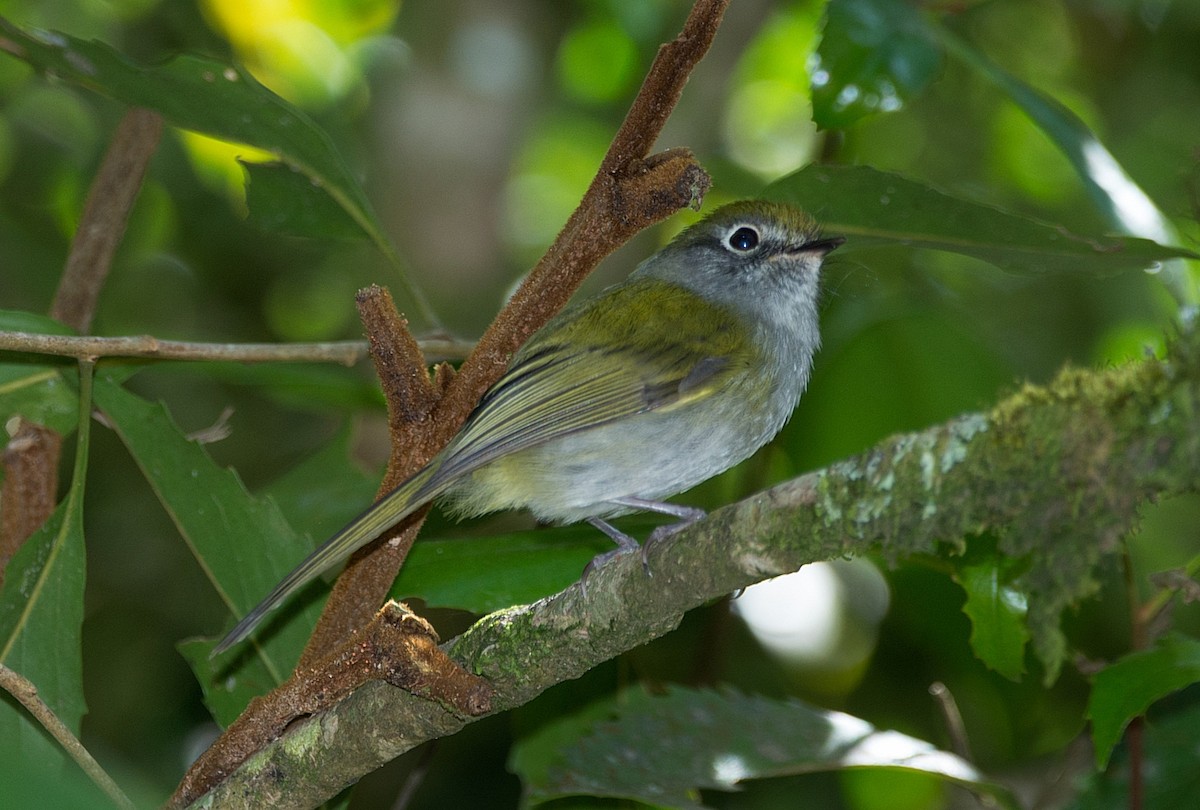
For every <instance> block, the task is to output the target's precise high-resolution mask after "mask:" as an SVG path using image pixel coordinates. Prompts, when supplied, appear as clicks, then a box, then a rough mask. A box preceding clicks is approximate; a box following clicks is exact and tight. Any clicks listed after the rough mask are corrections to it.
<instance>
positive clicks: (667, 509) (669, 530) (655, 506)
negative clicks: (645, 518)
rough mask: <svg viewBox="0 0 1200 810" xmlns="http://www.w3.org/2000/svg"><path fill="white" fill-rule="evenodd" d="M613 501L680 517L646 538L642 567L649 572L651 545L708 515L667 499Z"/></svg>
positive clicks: (698, 509)
mask: <svg viewBox="0 0 1200 810" xmlns="http://www.w3.org/2000/svg"><path fill="white" fill-rule="evenodd" d="M611 502H612V503H615V504H619V505H621V506H628V507H631V508H633V509H639V510H641V511H643V512H657V513H659V514H660V515H670V516H672V517H677V518H679V520H678V521H677V522H675V523H668V524H667V525H665V526H659V527H658V528H656V529H655V530H654V531H652V532H650V536H649V537H648V538H646V542H645V544H644V545H643V546H642V568H644V569H645V571H646V573H647V574H649V573H650V557H649V554H650V549H651V547H653V546H654V545H655V544H657V543H660V542H662V541H663V540H665V539H667V538H668V537H670V536H671V535H673V534H675V533H676V532H678V531H680V530H682V529H686V528H687V527H688V526H691V525H692V524H693V523H695V522H696V521H697V520H700V519H701V518H704V517H707V516H708V513H707V512H705V511H704V510H703V509H700V508H699V507H695V506H683V505H681V504H677V503H667V502H666V501H649V500H646V499H644V498H633V497H629V498H614V499H613V500H612V501H611ZM614 531H615V529H614ZM609 537H612V535H609ZM631 539H632V538H631ZM635 545H636V544H635Z"/></svg>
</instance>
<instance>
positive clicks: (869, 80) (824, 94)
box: [808, 0, 942, 129]
mask: <svg viewBox="0 0 1200 810" xmlns="http://www.w3.org/2000/svg"><path fill="white" fill-rule="evenodd" d="M941 65H942V49H941V47H939V45H938V43H937V40H936V38H935V37H934V36H933V35H932V34H931V33H930V31H929V30H928V27H927V26H926V25H925V21H924V19H923V18H922V16H921V13H920V12H919V11H918V10H917V8H916V7H915V6H913V5H910V4H909V3H898V2H896V0H830V3H829V5H828V6H827V7H826V10H825V30H824V34H823V35H822V36H821V44H820V45H819V46H818V47H817V50H816V52H815V53H814V54H813V56H812V59H811V60H810V63H809V70H808V74H809V80H810V81H811V83H812V99H813V120H815V121H816V122H817V124H818V125H819V126H821V127H823V128H825V129H832V128H836V127H846V126H849V125H850V124H852V123H854V122H855V121H857V120H858V119H860V118H863V117H865V116H868V115H871V114H873V113H877V112H892V111H894V110H898V109H900V108H901V107H903V106H904V103H905V102H906V101H908V99H910V98H912V97H913V96H915V95H917V94H918V93H920V92H921V91H922V90H924V89H925V87H926V86H927V85H928V84H929V82H930V81H932V80H933V77H934V76H935V75H937V72H938V70H939V69H940V68H941Z"/></svg>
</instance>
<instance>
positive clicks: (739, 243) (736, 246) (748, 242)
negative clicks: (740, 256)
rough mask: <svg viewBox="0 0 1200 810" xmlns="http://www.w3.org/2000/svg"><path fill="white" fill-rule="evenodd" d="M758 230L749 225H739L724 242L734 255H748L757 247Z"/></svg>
mask: <svg viewBox="0 0 1200 810" xmlns="http://www.w3.org/2000/svg"><path fill="white" fill-rule="evenodd" d="M758 241H759V235H758V229H757V228H753V227H751V226H749V225H739V226H738V227H737V228H735V229H734V231H733V233H731V234H729V237H728V238H727V239H726V240H725V243H726V244H727V245H728V246H729V249H730V250H732V251H734V252H735V253H749V252H750V251H752V250H754V249H755V248H756V247H758Z"/></svg>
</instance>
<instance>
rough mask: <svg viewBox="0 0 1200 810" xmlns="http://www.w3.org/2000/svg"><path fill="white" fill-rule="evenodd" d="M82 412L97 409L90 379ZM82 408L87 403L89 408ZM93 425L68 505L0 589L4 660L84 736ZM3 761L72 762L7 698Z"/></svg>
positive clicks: (82, 433) (0, 658)
mask: <svg viewBox="0 0 1200 810" xmlns="http://www.w3.org/2000/svg"><path fill="white" fill-rule="evenodd" d="M82 379H83V383H82V386H81V389H82V390H81V392H80V396H79V398H78V399H77V403H76V407H77V408H79V410H80V411H81V412H82V413H84V414H87V413H89V412H90V402H91V397H90V395H91V375H90V373H89V374H86V375H84V376H83V378H82ZM79 403H83V404H82V405H81V404H79ZM90 424H91V420H89V419H86V418H85V419H83V420H82V421H81V423H80V430H79V437H78V442H77V449H76V456H75V469H74V472H73V474H72V477H71V488H70V490H69V492H68V493H67V497H66V500H64V501H63V502H62V503H61V504H59V506H58V508H57V509H55V510H54V513H53V514H52V515H51V516H50V519H49V520H47V521H46V523H45V524H43V526H42V527H41V528H40V529H38V531H36V532H35V533H34V534H33V536H32V537H30V538H29V539H28V540H26V541H25V543H24V544H22V546H21V547H20V549H18V550H17V552H16V553H15V554H14V555H13V557H12V559H11V560H10V561H9V563H8V566H7V568H6V569H5V572H4V585H3V589H2V590H0V663H3V664H4V665H5V666H7V667H9V668H10V669H12V670H14V671H16V672H18V673H20V674H21V675H23V676H24V677H26V678H28V679H29V680H30V681H31V682H32V683H33V684H34V686H36V687H37V690H38V695H39V696H40V697H41V699H42V700H43V701H45V703H46V704H47V705H48V706H49V707H50V708H51V709H52V710H53V711H54V713H55V714H56V715H57V716H58V719H59V720H61V721H62V722H63V723H64V724H65V725H66V726H67V728H69V729H70V730H71V731H72V732H74V733H75V735H76V736H78V734H79V730H80V723H81V721H82V720H83V715H84V712H85V710H86V706H85V702H84V695H83V652H82V647H81V637H82V629H83V589H84V577H85V552H84V539H83V497H84V483H85V480H86V473H87V460H88V447H89V439H90V430H89V427H90ZM0 760H2V761H4V762H18V763H20V762H29V763H45V762H60V761H62V762H63V763H64V765H63V766H64V767H74V765H73V763H67V762H66V758H65V754H64V753H63V752H62V751H61V750H60V749H59V747H58V745H57V743H55V742H53V741H52V740H51V739H50V738H49V737H48V736H47V734H46V733H45V731H43V729H42V728H41V727H40V726H39V725H37V723H36V722H35V721H34V720H33V719H32V718H31V717H30V716H29V715H28V714H26V713H25V712H24V710H22V709H19V708H18V707H17V706H16V705H15V704H14V703H12V702H11V701H8V700H0Z"/></svg>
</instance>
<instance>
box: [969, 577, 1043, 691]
mask: <svg viewBox="0 0 1200 810" xmlns="http://www.w3.org/2000/svg"><path fill="white" fill-rule="evenodd" d="M954 579H955V581H956V582H958V584H959V585H961V586H962V589H963V590H964V591H966V594H967V601H966V603H965V604H964V605H963V613H965V614H966V615H967V618H968V619H970V620H971V649H972V650H974V651H975V655H977V656H978V657H979V659H980V660H981V661H983V663H984V664H986V665H987V666H988V667H990V668H991V669H994V670H995V671H996V672H999V673H1000V674H1001V675H1003V676H1004V677H1006V678H1009V679H1011V680H1014V681H1016V680H1020V677H1021V674H1022V673H1023V672H1024V671H1025V645H1026V644H1027V643H1028V642H1029V629H1028V628H1027V627H1026V626H1025V614H1026V599H1025V595H1024V594H1022V593H1021V592H1020V591H1019V590H1017V589H1016V588H1014V587H1012V585H1010V584H1008V583H1007V582H1006V581H1005V578H1004V576H1003V574H1002V572H1001V568H1000V561H999V560H998V559H996V558H994V557H993V558H992V559H989V560H985V561H983V562H980V563H978V564H974V565H965V566H963V567H962V568H960V569H959V571H958V573H957V574H956V575H955V577H954Z"/></svg>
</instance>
